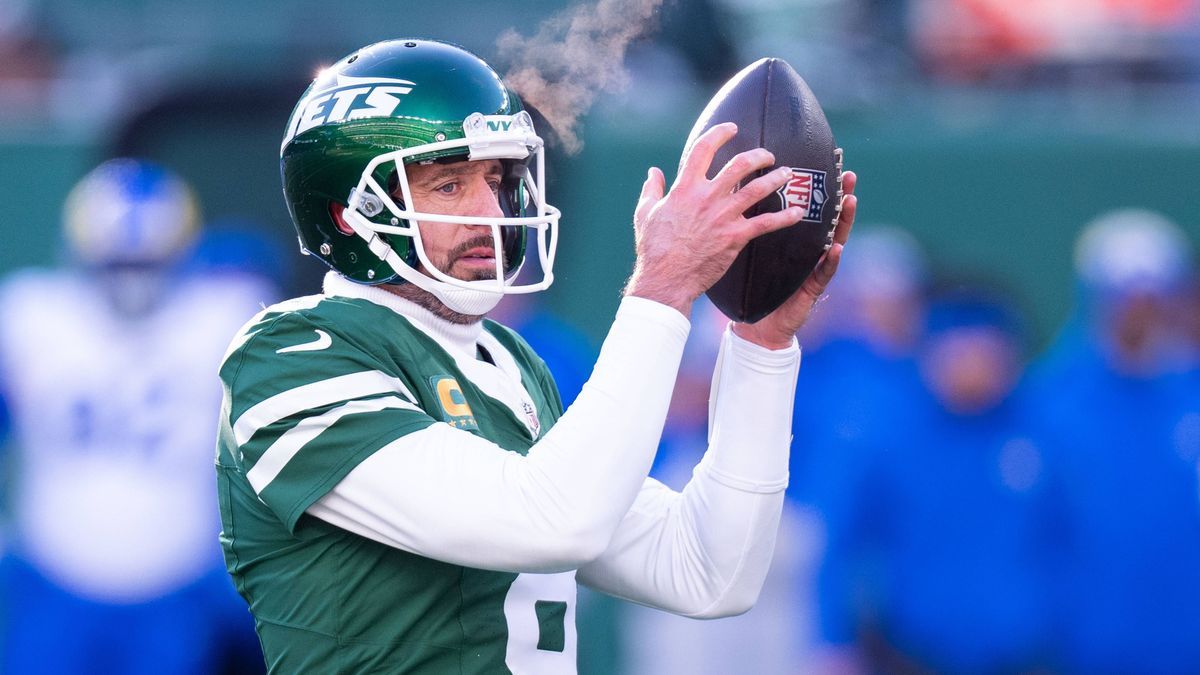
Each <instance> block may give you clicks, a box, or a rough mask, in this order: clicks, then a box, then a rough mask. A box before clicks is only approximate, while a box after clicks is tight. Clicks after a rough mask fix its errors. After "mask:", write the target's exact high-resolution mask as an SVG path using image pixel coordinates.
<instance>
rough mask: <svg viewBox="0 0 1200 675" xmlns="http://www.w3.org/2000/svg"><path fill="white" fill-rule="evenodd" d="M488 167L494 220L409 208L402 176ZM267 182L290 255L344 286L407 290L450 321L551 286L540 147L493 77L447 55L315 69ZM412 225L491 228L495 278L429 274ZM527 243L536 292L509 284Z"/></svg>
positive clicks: (374, 50)
mask: <svg viewBox="0 0 1200 675" xmlns="http://www.w3.org/2000/svg"><path fill="white" fill-rule="evenodd" d="M491 159H497V160H500V162H501V164H502V165H503V167H504V177H503V179H502V181H501V186H500V192H499V195H498V198H499V201H500V208H501V211H502V212H503V213H504V217H502V218H493V217H466V216H448V215H444V214H437V213H422V212H418V211H416V210H414V209H413V208H412V196H411V192H410V189H409V181H408V176H407V174H406V171H405V166H406V165H408V164H412V163H415V162H421V163H427V162H436V161H456V160H460V161H461V160H468V161H471V160H491ZM280 169H281V171H282V174H283V192H284V196H285V198H286V199H287V204H288V210H289V212H290V213H291V216H292V222H293V223H294V224H295V226H296V231H297V232H298V233H299V236H300V247H301V250H302V251H303V252H304V253H305V254H309V255H315V256H317V257H318V258H320V259H321V260H323V261H324V262H325V263H326V264H328V265H329V266H330V267H332V268H333V269H334V270H336V271H338V272H339V273H341V274H343V275H344V276H346V277H348V278H350V279H352V280H354V281H357V282H359V283H364V284H380V283H405V282H408V283H412V284H415V285H417V286H419V287H421V288H423V289H425V290H427V291H429V292H431V293H433V294H434V295H435V296H437V297H438V299H439V300H441V301H442V302H443V303H444V304H445V305H446V306H447V307H449V308H450V309H452V310H454V311H457V312H461V313H464V314H483V313H485V312H487V311H488V310H490V309H491V308H492V307H494V306H495V304H496V303H497V302H499V300H500V298H501V297H503V295H504V294H506V293H529V292H533V291H539V290H542V289H545V288H547V287H549V286H550V284H551V282H553V280H554V276H553V272H552V270H553V265H554V252H555V246H556V244H557V228H558V219H559V211H558V209H556V208H554V207H553V206H551V205H549V204H547V203H546V197H545V193H544V191H543V190H542V186H543V185H544V175H545V159H544V154H543V142H542V139H541V138H540V137H539V136H538V135H537V133H536V132H535V130H534V127H533V120H532V118H531V117H530V115H529V113H528V112H527V111H525V110H524V109H523V107H522V105H521V101H520V99H518V98H517V96H516V95H515V94H514V93H513V92H511V91H510V90H509V89H508V87H506V86H505V85H504V83H503V81H501V79H500V76H499V75H498V74H497V73H496V71H495V70H493V69H492V68H491V66H489V65H488V64H487V63H485V62H484V61H483V60H482V59H480V58H479V57H477V56H475V55H474V54H472V53H470V52H468V51H466V50H464V49H462V48H460V47H457V46H455V45H451V44H447V43H443V42H435V41H429V40H389V41H386V42H379V43H376V44H373V45H369V46H367V47H363V48H362V49H360V50H358V51H357V52H354V53H353V54H350V55H349V56H346V57H345V58H343V59H342V60H340V61H338V62H337V63H335V64H334V65H332V66H330V67H329V68H326V69H325V70H322V71H321V72H320V73H319V74H318V75H317V78H316V79H315V80H314V81H313V83H312V84H311V85H309V87H308V89H307V90H306V91H305V92H304V95H303V96H302V97H301V99H300V102H299V103H298V104H297V105H296V108H295V110H293V111H292V115H291V118H290V120H289V122H288V127H287V131H286V132H285V134H284V137H283V144H282V147H281V148H280ZM343 209H344V210H343ZM338 212H340V215H341V218H340V220H339V218H337V217H336V215H335V214H337V213H338ZM423 222H429V223H439V222H440V223H458V224H463V225H488V226H491V230H492V238H493V242H494V250H495V251H497V255H496V268H497V269H496V275H495V277H494V278H491V279H483V280H476V281H464V280H461V279H456V278H454V277H451V276H449V275H448V274H445V273H444V272H442V271H441V270H438V269H436V268H435V267H434V266H433V264H432V263H431V262H430V261H429V259H428V257H426V254H425V250H424V247H423V246H422V243H421V232H420V229H419V227H418V225H419V224H420V223H423ZM530 242H532V243H534V244H535V245H536V247H537V253H538V256H537V257H538V259H539V261H540V263H541V275H540V279H535V280H533V281H531V282H529V283H523V284H520V285H518V284H517V283H516V281H517V276H518V274H519V273H520V271H521V268H522V266H523V264H524V259H525V253H526V247H527V244H528V243H530ZM418 265H419V266H421V267H423V268H424V269H425V270H427V271H428V275H426V274H424V273H422V272H421V271H418Z"/></svg>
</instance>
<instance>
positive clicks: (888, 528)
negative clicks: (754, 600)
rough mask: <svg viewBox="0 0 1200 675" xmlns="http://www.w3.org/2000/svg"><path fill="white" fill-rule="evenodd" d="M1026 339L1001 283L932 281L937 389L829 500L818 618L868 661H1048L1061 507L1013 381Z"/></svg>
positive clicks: (887, 666)
mask: <svg viewBox="0 0 1200 675" xmlns="http://www.w3.org/2000/svg"><path fill="white" fill-rule="evenodd" d="M1024 343H1025V337H1024V326H1023V321H1022V320H1021V319H1020V317H1019V316H1018V315H1017V314H1016V313H1015V311H1014V310H1013V308H1012V306H1011V305H1010V303H1009V301H1008V300H1007V299H1005V298H1004V297H1002V296H999V295H997V294H995V293H994V292H992V291H988V290H981V289H975V288H967V287H959V288H956V289H954V290H953V291H950V292H946V293H944V294H940V295H938V296H936V297H935V298H934V300H933V301H932V303H931V305H930V310H929V314H928V320H927V336H926V338H925V340H924V343H923V344H922V346H921V348H920V350H919V355H918V362H919V365H920V371H921V376H922V379H923V381H924V382H925V384H926V386H927V387H928V393H926V394H924V395H921V396H919V397H917V398H918V401H917V405H910V406H909V407H908V409H907V412H906V415H905V419H903V420H896V422H897V425H896V426H893V427H891V429H890V431H889V433H888V434H887V436H886V437H884V438H877V439H876V442H879V443H881V446H880V450H879V451H877V452H873V453H871V454H870V455H868V456H866V458H865V461H864V462H862V463H861V464H860V465H859V466H858V467H857V469H858V471H859V472H860V473H859V475H858V476H857V477H856V480H855V481H854V482H853V483H852V485H851V486H850V493H849V496H848V497H847V504H846V505H845V506H844V507H843V508H841V509H838V510H837V511H833V512H830V513H828V514H827V524H828V532H829V534H828V544H829V548H828V550H827V553H826V556H825V560H824V563H823V570H822V585H821V602H822V613H823V616H824V618H825V623H824V625H823V628H824V629H825V630H826V636H827V637H828V638H830V639H831V640H833V641H834V643H835V644H836V640H837V639H838V638H842V639H845V638H846V637H847V636H851V637H853V638H854V639H855V640H856V641H857V642H858V644H859V645H860V646H861V648H862V650H863V657H864V658H865V665H864V664H859V666H860V667H864V668H865V669H866V670H869V671H874V672H1023V671H1028V670H1030V669H1033V668H1036V667H1038V666H1040V665H1043V664H1044V663H1045V659H1046V650H1047V643H1046V640H1047V638H1048V635H1049V626H1050V608H1049V606H1048V603H1047V602H1046V600H1045V599H1046V597H1047V592H1048V585H1047V584H1048V577H1047V570H1048V569H1049V563H1050V555H1051V551H1052V549H1051V547H1050V544H1051V542H1052V541H1053V538H1052V537H1053V530H1052V528H1053V523H1054V522H1055V521H1054V519H1053V518H1050V517H1048V515H1049V514H1050V509H1051V506H1050V503H1049V501H1048V499H1047V497H1048V494H1047V490H1048V488H1047V486H1048V485H1049V483H1050V481H1049V480H1048V478H1047V477H1046V475H1045V471H1044V463H1043V459H1042V454H1043V450H1042V447H1041V442H1040V441H1039V439H1038V438H1037V436H1036V434H1035V433H1034V431H1033V430H1032V429H1031V428H1030V425H1029V424H1028V422H1027V418H1026V417H1025V416H1024V415H1023V407H1024V394H1023V393H1022V392H1021V391H1020V390H1019V389H1017V383H1018V380H1019V378H1020V375H1021V372H1022V369H1023V363H1024V361H1023V352H1024ZM839 619H840V620H841V621H842V625H840V626H838V625H834V624H833V623H832V622H833V621H835V620H839ZM846 665H847V664H846V663H842V664H841V667H843V668H845V666H846Z"/></svg>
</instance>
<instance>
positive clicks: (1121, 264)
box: [1035, 210, 1200, 672]
mask: <svg viewBox="0 0 1200 675" xmlns="http://www.w3.org/2000/svg"><path fill="white" fill-rule="evenodd" d="M1188 251H1189V245H1188V241H1187V239H1186V237H1185V236H1184V235H1183V234H1182V232H1181V231H1180V230H1179V229H1178V228H1177V227H1176V226H1175V225H1174V224H1172V223H1171V222H1169V221H1168V220H1167V219H1165V218H1164V217H1162V216H1161V215H1159V214H1156V213H1153V212H1150V211H1144V210H1122V211H1117V212H1113V213H1109V214H1106V215H1104V216H1103V217H1101V218H1100V219H1098V220H1097V221H1096V222H1094V223H1092V224H1091V225H1090V226H1089V227H1088V228H1087V229H1086V230H1085V231H1084V232H1083V234H1082V235H1081V236H1080V238H1079V240H1078V243H1077V247H1076V257H1075V268H1076V273H1077V275H1078V278H1079V302H1078V307H1077V311H1076V316H1075V317H1073V319H1072V320H1071V322H1070V323H1069V325H1068V327H1067V328H1066V329H1065V330H1064V331H1063V333H1062V335H1060V337H1059V338H1058V341H1057V343H1056V344H1055V345H1054V346H1053V348H1052V349H1051V350H1050V352H1049V353H1048V354H1047V356H1046V357H1045V358H1044V359H1043V361H1042V363H1041V364H1040V365H1039V368H1038V374H1037V377H1036V380H1035V383H1036V386H1037V388H1038V401H1039V404H1038V406H1037V408H1038V410H1039V411H1040V413H1041V414H1042V416H1043V417H1044V418H1045V421H1044V423H1045V426H1046V428H1047V429H1048V431H1049V432H1050V433H1051V434H1052V439H1053V441H1054V444H1053V447H1054V448H1055V451H1054V452H1055V456H1054V458H1053V459H1054V462H1055V463H1056V464H1057V465H1058V466H1059V467H1060V472H1061V474H1062V494H1061V500H1062V502H1063V504H1064V507H1065V508H1066V509H1067V517H1068V525H1069V530H1068V535H1069V536H1067V537H1065V538H1064V540H1063V541H1064V544H1065V546H1066V553H1065V564H1064V567H1063V569H1062V570H1061V577H1060V579H1059V591H1060V593H1059V597H1058V601H1059V603H1060V626H1059V627H1060V630H1061V640H1062V650H1063V655H1062V659H1063V664H1062V665H1063V667H1064V668H1065V669H1066V670H1068V671H1071V672H1097V671H1104V672H1197V671H1200V642H1198V641H1197V640H1196V635H1197V634H1200V612H1197V610H1196V608H1197V607H1200V507H1198V505H1197V499H1198V493H1197V475H1196V470H1197V467H1196V460H1197V455H1198V452H1200V447H1198V446H1200V400H1197V399H1198V397H1197V388H1196V386H1195V383H1194V380H1191V378H1187V377H1184V376H1183V375H1184V373H1183V371H1184V369H1185V368H1186V366H1187V363H1188V360H1189V359H1188V357H1187V354H1188V351H1189V350H1188V349H1187V346H1186V345H1187V342H1188V336H1187V334H1186V331H1187V329H1186V322H1185V321H1183V319H1182V316H1183V314H1182V312H1183V311H1184V309H1183V308H1184V306H1185V305H1184V304H1183V302H1184V300H1185V298H1186V291H1187V284H1188V283H1189V280H1190V278H1191V274H1192V273H1191V261H1190V256H1189V254H1188ZM1189 381H1190V382H1191V384H1189Z"/></svg>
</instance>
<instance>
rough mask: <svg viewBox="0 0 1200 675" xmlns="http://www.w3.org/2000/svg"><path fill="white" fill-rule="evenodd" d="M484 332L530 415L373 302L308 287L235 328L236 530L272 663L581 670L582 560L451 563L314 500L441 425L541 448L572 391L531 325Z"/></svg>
mask: <svg viewBox="0 0 1200 675" xmlns="http://www.w3.org/2000/svg"><path fill="white" fill-rule="evenodd" d="M485 331H486V333H487V334H488V335H490V336H492V337H493V338H494V341H492V342H490V344H492V345H495V344H499V345H500V346H501V347H502V348H503V349H504V350H505V351H506V352H507V353H508V354H510V355H511V357H512V360H513V361H514V362H515V363H516V364H517V366H518V368H519V369H520V379H521V382H522V384H523V385H524V388H525V390H526V392H527V393H528V395H529V399H530V400H531V401H532V404H533V405H532V408H533V409H532V410H529V407H528V406H526V408H525V410H524V412H525V413H526V415H525V416H524V419H523V418H522V417H523V416H522V415H521V414H520V413H521V412H522V411H521V410H514V409H513V408H512V406H511V405H506V404H505V403H504V402H502V401H499V400H497V399H495V398H492V397H490V396H488V395H486V394H485V393H484V392H483V391H482V390H481V389H480V388H479V387H477V386H476V385H475V383H473V382H472V381H471V380H470V379H468V378H467V377H466V376H465V375H464V374H463V372H462V370H460V368H459V367H458V364H456V361H455V358H454V357H453V356H452V355H451V354H450V353H449V352H448V351H447V349H445V348H443V347H442V346H441V345H440V344H439V343H438V342H437V341H436V340H435V339H433V338H432V337H430V336H429V335H427V334H426V333H425V332H423V331H422V330H421V329H420V328H419V327H418V326H417V325H415V324H414V323H413V322H411V321H409V320H408V319H407V318H405V317H403V316H402V315H400V314H399V313H397V312H395V311H394V310H392V309H389V308H387V307H384V306H382V305H378V304H374V303H372V302H370V301H367V300H363V299H358V298H345V297H326V296H311V297H308V298H298V299H296V300H292V301H288V302H285V303H281V304H279V305H276V306H274V307H271V308H269V309H267V310H265V311H264V312H262V313H260V314H259V315H258V316H257V317H255V319H254V320H253V321H251V323H250V324H248V325H247V326H246V328H244V329H243V332H242V333H241V334H240V335H239V336H238V337H237V338H235V340H234V343H233V345H232V346H231V347H230V350H229V353H228V354H227V356H226V359H225V361H224V363H223V365H222V367H221V380H222V382H223V384H224V387H225V400H224V406H223V409H222V413H221V424H220V434H219V438H218V448H217V478H218V487H219V496H220V509H221V520H222V533H221V543H222V546H223V548H224V552H225V560H226V565H227V567H228V569H229V572H230V574H231V575H232V576H233V579H234V581H235V583H236V585H237V589H238V591H239V592H240V593H241V594H242V596H243V597H244V598H245V599H246V601H247V602H248V603H249V604H250V609H251V611H252V612H253V614H254V617H255V620H256V624H257V628H258V633H259V637H260V639H261V642H262V646H263V651H264V654H265V658H266V660H267V664H268V667H269V668H270V669H271V671H272V672H283V673H335V672H336V673H342V672H348V673H367V672H370V673H400V672H417V671H419V672H436V673H442V672H445V673H484V672H487V673H495V672H510V671H517V672H527V671H534V672H546V671H550V672H562V671H563V670H571V669H573V668H574V667H575V664H574V648H575V632H574V631H575V628H574V601H575V579H574V573H573V572H569V573H564V574H515V573H506V572H494V571H487V570H480V569H472V568H467V567H462V566H458V565H452V564H448V563H445V562H440V561H437V560H432V559H429V558H425V557H422V556H419V555H415V554H412V553H408V552H405V551H402V550H400V549H397V548H393V547H390V546H387V545H384V544H382V543H378V542H376V541H373V540H370V539H367V538H365V537H362V536H359V535H356V534H353V533H351V532H349V531H346V530H343V529H340V528H337V527H335V526H333V525H331V524H329V523H326V522H325V521H322V520H320V519H317V518H315V517H313V516H312V515H309V514H306V512H305V510H306V509H307V508H308V507H309V506H311V505H312V504H313V503H314V502H316V501H317V500H318V499H320V498H321V497H322V496H324V495H325V494H326V493H327V492H328V491H329V490H330V489H331V488H333V487H334V486H335V485H336V484H337V483H338V482H339V481H340V480H341V479H342V478H344V477H345V476H346V475H347V474H348V473H349V472H350V471H351V470H352V469H354V468H355V467H356V466H357V465H358V464H359V463H360V462H362V461H363V460H364V459H365V458H367V457H369V456H370V455H371V454H372V453H374V452H376V451H378V450H379V449H381V448H383V447H384V446H387V445H388V444H390V443H392V442H393V441H395V440H396V439H398V438H400V437H402V436H404V435H405V434H409V433H413V432H416V431H419V430H421V429H424V428H426V427H428V426H429V425H431V424H434V423H438V422H444V423H446V424H450V425H452V426H454V427H456V428H458V429H460V430H462V431H463V432H465V433H471V434H476V435H478V436H481V437H483V438H486V439H488V440H490V441H492V442H494V443H496V444H497V445H499V446H500V447H502V448H504V449H505V450H508V451H511V452H517V453H521V454H524V453H526V452H527V451H528V449H529V447H530V446H531V445H532V444H533V443H534V442H535V441H536V440H537V438H538V437H540V436H541V435H542V434H544V433H545V432H546V430H547V429H549V428H550V427H551V426H552V425H553V424H554V422H555V421H556V420H557V419H558V417H559V415H560V414H561V413H562V404H561V401H560V400H559V397H558V393H557V389H556V388H555V386H554V382H553V380H552V378H551V376H550V373H549V371H548V370H547V369H546V366H545V364H544V363H543V362H542V361H541V359H539V358H538V357H537V355H536V354H534V353H533V351H532V350H531V349H530V348H529V346H528V345H527V344H526V343H525V342H524V341H523V340H522V339H521V338H520V337H519V336H517V335H516V334H515V333H513V332H512V331H510V330H508V329H506V328H504V327H502V326H500V325H498V324H496V323H493V322H490V321H488V322H485ZM460 358H461V357H460Z"/></svg>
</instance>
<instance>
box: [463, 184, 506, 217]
mask: <svg viewBox="0 0 1200 675" xmlns="http://www.w3.org/2000/svg"><path fill="white" fill-rule="evenodd" d="M471 187H472V189H471V203H470V207H471V215H472V216H477V217H486V218H502V217H504V211H502V210H501V209H500V198H499V197H498V196H497V195H496V193H495V192H493V191H492V186H491V185H489V184H488V183H487V181H479V182H478V183H475V184H472V186H471Z"/></svg>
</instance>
